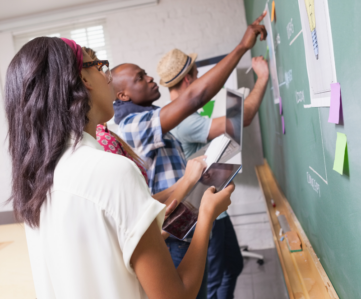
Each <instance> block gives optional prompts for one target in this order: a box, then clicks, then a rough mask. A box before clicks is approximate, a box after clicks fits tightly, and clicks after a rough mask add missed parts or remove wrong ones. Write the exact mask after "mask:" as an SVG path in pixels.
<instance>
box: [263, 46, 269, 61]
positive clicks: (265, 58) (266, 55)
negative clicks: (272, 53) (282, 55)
mask: <svg viewBox="0 0 361 299" xmlns="http://www.w3.org/2000/svg"><path fill="white" fill-rule="evenodd" d="M268 54H269V48H268V46H267V52H266V54H265V55H264V60H267V59H268Z"/></svg>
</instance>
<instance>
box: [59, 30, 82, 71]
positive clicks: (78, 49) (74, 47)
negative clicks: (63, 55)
mask: <svg viewBox="0 0 361 299" xmlns="http://www.w3.org/2000/svg"><path fill="white" fill-rule="evenodd" d="M61 39H62V40H63V41H64V42H65V43H66V44H67V45H68V46H69V47H70V48H71V49H72V50H73V52H74V54H75V57H76V61H77V63H78V69H79V73H80V72H81V69H82V68H83V51H82V49H81V47H80V46H79V45H78V44H77V43H76V42H75V41H73V40H72V39H67V38H64V37H62V38H61Z"/></svg>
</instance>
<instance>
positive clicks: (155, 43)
mask: <svg viewBox="0 0 361 299" xmlns="http://www.w3.org/2000/svg"><path fill="white" fill-rule="evenodd" d="M107 26H108V30H109V33H110V40H111V49H112V56H113V63H114V65H117V64H120V63H124V62H130V63H135V64H137V65H139V66H140V67H142V68H144V69H145V70H146V71H147V73H148V74H149V75H151V76H154V77H155V80H156V81H157V82H159V77H158V75H157V73H156V67H157V63H158V61H159V60H160V58H161V57H162V56H163V55H164V54H165V53H167V52H168V51H170V50H172V49H173V48H179V49H180V50H182V51H184V52H185V53H194V52H196V53H198V60H201V59H205V58H210V57H214V56H219V55H223V54H227V53H229V52H230V51H232V50H233V49H234V47H235V46H236V45H237V44H238V43H239V42H240V41H241V38H242V36H243V34H244V32H245V30H246V28H247V24H246V17H245V11H244V4H243V0H223V1H222V0H161V1H160V2H159V4H158V5H157V6H154V7H148V8H139V9H131V10H126V11H120V12H117V13H114V14H110V15H108V17H107ZM241 64H243V65H250V54H249V53H247V55H246V56H245V59H243V60H242V62H241ZM160 91H161V93H162V97H161V99H160V101H158V103H156V104H158V105H160V106H162V105H163V104H164V103H165V102H166V101H167V100H168V99H169V93H168V90H167V89H166V88H163V87H161V89H160Z"/></svg>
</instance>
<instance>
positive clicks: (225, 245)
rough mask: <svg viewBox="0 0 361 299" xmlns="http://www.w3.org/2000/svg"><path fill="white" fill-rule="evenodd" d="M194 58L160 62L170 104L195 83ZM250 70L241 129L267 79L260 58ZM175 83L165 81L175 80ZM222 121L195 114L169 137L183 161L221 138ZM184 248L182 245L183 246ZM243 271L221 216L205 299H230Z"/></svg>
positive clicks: (175, 56) (176, 56)
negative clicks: (250, 83)
mask: <svg viewBox="0 0 361 299" xmlns="http://www.w3.org/2000/svg"><path fill="white" fill-rule="evenodd" d="M196 57H197V54H189V55H187V54H185V53H183V52H182V51H180V50H178V49H173V50H171V51H170V52H168V53H167V54H165V55H164V56H163V58H162V59H161V60H160V62H159V64H158V67H157V72H158V75H159V76H160V79H161V80H160V84H161V85H163V86H165V87H168V88H169V92H170V98H171V101H174V100H176V99H177V98H179V97H180V95H181V94H182V93H184V92H185V91H186V90H187V88H188V87H189V86H190V85H191V84H192V83H193V82H194V81H195V80H197V79H198V77H197V75H198V71H197V66H196V64H195V63H194V61H195V59H196ZM189 58H191V59H192V61H191V63H190V65H189V66H188V68H187V70H184V69H183V68H182V65H183V62H184V61H185V60H187V59H189ZM252 68H253V70H254V72H255V73H256V75H257V77H258V79H257V81H256V83H255V86H254V88H253V90H252V91H251V93H250V94H249V96H248V97H247V98H246V100H245V102H244V124H243V125H244V126H248V125H250V124H251V122H252V119H253V118H254V116H255V115H256V113H257V111H258V108H259V106H260V104H261V102H262V99H263V96H264V93H265V90H266V87H267V82H268V77H269V70H268V64H267V62H266V61H265V60H264V59H263V56H260V57H255V58H253V59H252ZM176 74H179V75H178V76H177V77H176V79H175V80H169V78H173V77H175V75H176ZM225 122H226V117H225V116H224V117H219V118H215V119H209V118H206V117H202V116H201V115H200V114H199V113H198V112H194V113H193V114H192V115H190V116H189V117H187V118H186V119H185V120H183V121H182V122H181V123H180V124H179V125H178V126H177V127H175V128H174V129H172V130H171V133H172V134H173V135H174V136H175V137H176V138H177V139H178V140H179V141H180V142H181V144H182V148H183V150H184V153H185V156H186V158H188V157H189V156H191V155H193V154H194V153H195V152H196V151H198V150H199V149H201V148H202V147H203V146H205V144H206V143H207V142H209V141H211V140H212V139H214V138H216V137H218V136H220V135H221V134H223V130H224V127H225ZM167 244H168V246H172V248H173V251H178V253H177V255H178V256H182V255H183V256H184V255H185V252H186V250H184V249H182V241H179V240H176V239H168V240H167ZM183 247H184V245H183ZM242 268H243V258H242V254H241V252H240V250H239V245H238V241H237V236H236V233H235V231H234V228H233V225H232V222H231V220H230V218H229V216H228V214H227V212H223V213H222V214H221V215H220V216H219V217H218V218H217V220H216V222H215V224H214V226H213V229H212V238H211V240H210V243H209V249H208V271H209V273H208V279H206V280H207V284H208V298H209V299H213V298H218V299H223V298H233V293H234V289H235V286H236V282H237V277H238V275H239V274H240V273H241V271H242Z"/></svg>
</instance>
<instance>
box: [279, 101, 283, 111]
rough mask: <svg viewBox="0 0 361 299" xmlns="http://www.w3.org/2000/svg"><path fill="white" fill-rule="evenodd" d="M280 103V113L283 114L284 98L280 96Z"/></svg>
mask: <svg viewBox="0 0 361 299" xmlns="http://www.w3.org/2000/svg"><path fill="white" fill-rule="evenodd" d="M279 105H280V114H281V115H282V113H283V106H282V98H281V97H280V103H279Z"/></svg>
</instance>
